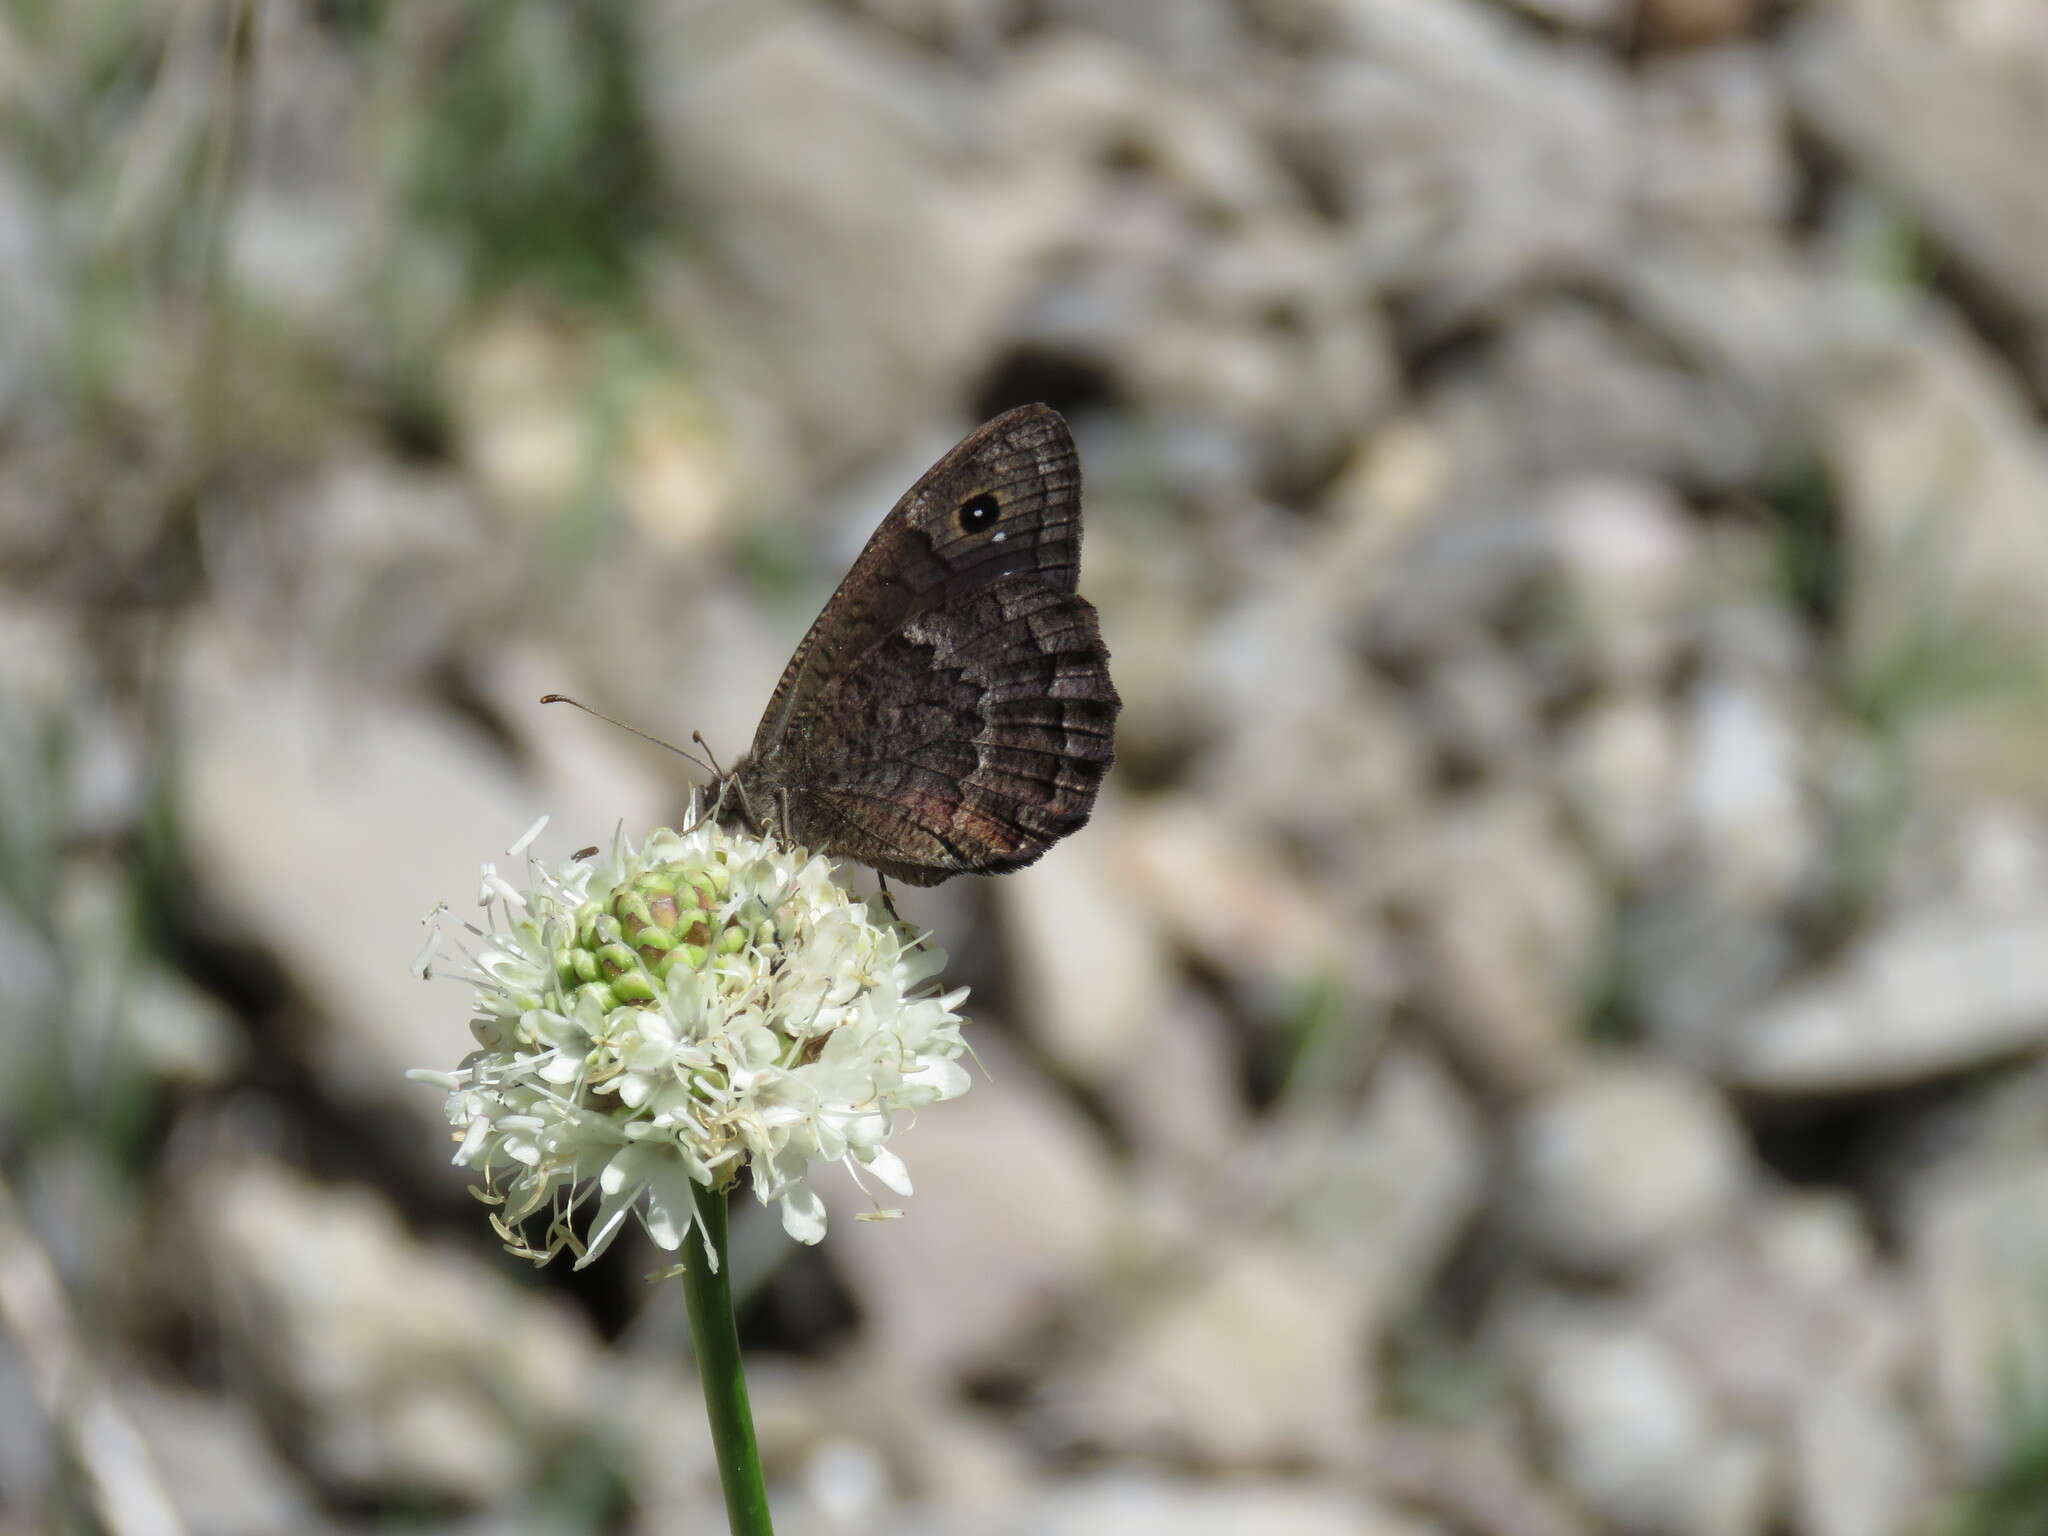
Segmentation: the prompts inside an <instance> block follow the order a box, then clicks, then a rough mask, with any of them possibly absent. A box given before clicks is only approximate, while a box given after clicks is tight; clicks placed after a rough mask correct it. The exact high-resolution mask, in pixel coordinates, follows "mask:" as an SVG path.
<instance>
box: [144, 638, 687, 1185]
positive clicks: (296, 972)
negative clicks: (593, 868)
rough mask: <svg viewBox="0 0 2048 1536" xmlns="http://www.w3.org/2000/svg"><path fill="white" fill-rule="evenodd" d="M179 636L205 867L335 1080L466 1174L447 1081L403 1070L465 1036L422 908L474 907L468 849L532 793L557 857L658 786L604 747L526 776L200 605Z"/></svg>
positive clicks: (416, 711)
mask: <svg viewBox="0 0 2048 1536" xmlns="http://www.w3.org/2000/svg"><path fill="white" fill-rule="evenodd" d="M184 639H185V643H184V645H183V646H182V649H181V652H180V654H179V657H178V659H177V666H176V673H177V700H178V709H179V715H180V721H181V724H182V725H183V727H184V729H183V730H182V732H181V734H180V738H179V748H180V755H179V772H178V774H177V775H176V780H175V782H176V784H177V786H178V791H179V801H178V807H177V809H178V814H179V816H180V818H181V824H182V826H183V829H184V832H185V835H186V838H187V840H188V845H189V847H190V848H191V850H192V856H193V860H194V863H195V865H196V867H197V870H198V874H199V877H200V878H201V879H203V880H205V881H206V882H207V884H208V887H209V889H210V890H211V891H212V892H213V893H214V895H215V897H216V899H217V900H218V901H219V902H220V903H221V904H222V906H223V907H224V909H225V911H226V912H227V914H228V916H229V919H230V920H231V921H233V922H234V923H236V924H237V925H238V929H239V932H238V938H239V940H240V941H241V942H253V943H259V944H263V945H265V946H267V947H268V948H269V950H270V952H271V953H272V954H274V955H275V956H276V957H277V959H278V961H279V963H280V964H281V965H282V966H283V967H284V969H285V971H286V973H287V974H288V975H289V976H291V977H292V979H293V981H294V983H295V984H296V985H297V986H298V987H299V988H300V989H301V991H302V993H303V995H304V996H305V998H306V999H307V1000H308V1001H309V1003H310V1004H311V1006H312V1008H313V1009H315V1010H317V1012H316V1013H315V1014H314V1015H313V1016H311V1017H308V1018H305V1019H302V1020H301V1021H300V1025H301V1027H302V1028H303V1029H304V1031H305V1035H304V1039H303V1041H302V1042H301V1047H302V1049H303V1050H304V1052H305V1055H306V1059H307V1060H308V1061H309V1062H310V1063H311V1064H312V1065H313V1068H314V1069H315V1070H316V1071H317V1072H319V1073H320V1075H321V1078H322V1083H323V1087H324V1088H325V1089H326V1091H328V1092H329V1093H331V1094H333V1095H334V1097H335V1099H336V1100H337V1101H338V1102H342V1103H348V1104H352V1105H354V1106H356V1107H357V1108H358V1109H362V1110H373V1111H374V1112H375V1113H376V1114H378V1115H380V1116H381V1115H388V1114H390V1113H392V1112H394V1111H395V1112H396V1113H397V1114H398V1115H399V1116H400V1117H401V1121H402V1123H407V1124H410V1125H411V1126H412V1128H413V1129H412V1131H411V1133H410V1134H409V1135H407V1136H404V1137H401V1138H399V1140H398V1142H397V1150H398V1151H399V1153H400V1154H401V1155H408V1154H409V1155H412V1156H415V1157H417V1158H418V1159H419V1164H418V1166H419V1167H420V1168H421V1169H422V1171H423V1174H424V1173H425V1171H426V1170H428V1169H435V1170H436V1171H435V1172H433V1173H432V1174H431V1175H428V1176H431V1177H437V1178H446V1179H450V1180H455V1179H457V1178H459V1177H460V1176H459V1175H458V1174H457V1173H456V1172H455V1171H453V1170H451V1169H448V1168H446V1167H445V1162H446V1159H447V1157H448V1148H447V1142H446V1135H447V1127H446V1125H445V1123H444V1122H443V1120H442V1116H441V1104H440V1099H439V1096H438V1095H437V1094H436V1093H435V1092H434V1091H433V1090H431V1089H427V1088H422V1087H420V1086H419V1085H418V1084H416V1083H410V1082H407V1081H406V1079H405V1075H404V1074H405V1073H406V1071H407V1070H409V1069H410V1068H413V1067H433V1068H440V1069H446V1068H448V1067H451V1066H453V1064H454V1063H456V1062H457V1061H459V1060H461V1058H462V1057H463V1056H464V1055H465V1054H467V1053H468V1052H469V1051H470V1050H471V1049H472V1048H473V1045H474V1042H473V1041H471V1039H470V1037H469V1030H468V1025H467V1019H468V1001H467V996H466V993H465V991H464V989H463V988H462V987H461V986H459V985H457V984H455V983H453V982H449V981H437V982H434V983H431V984H423V983H421V982H420V981H419V980H418V978H416V977H415V976H413V975H412V974H411V971H410V969H409V967H410V964H411V962H412V959H413V957H414V955H415V954H416V953H417V951H418V948H419V944H420V942H421V928H420V920H421V918H422V916H423V915H424V914H425V913H427V912H428V910H429V909H430V908H432V907H433V906H434V905H435V903H436V902H438V901H441V900H443V899H447V900H449V901H450V903H451V905H453V906H454V907H455V908H456V910H457V911H458V912H461V913H463V914H464V915H470V914H471V913H472V912H473V908H472V906H471V899H470V897H469V894H468V893H471V892H474V891H475V889H476V881H477V870H478V867H479V866H480V865H481V864H483V863H485V862H487V861H491V860H493V859H494V858H496V859H498V860H499V861H500V862H502V850H504V849H505V848H506V847H507V846H508V845H509V844H510V843H511V842H512V840H513V839H515V838H517V837H518V836H519V835H520V834H521V833H522V832H524V831H525V830H526V828H527V826H528V825H529V824H530V823H531V822H532V821H533V820H534V818H535V817H536V816H537V815H538V814H540V813H541V812H543V811H548V812H552V813H553V814H554V815H555V817H556V820H555V821H554V823H553V825H552V826H551V827H550V828H549V830H548V831H547V832H546V833H544V834H543V838H544V841H543V842H542V844H541V845H540V847H541V849H542V850H543V851H546V852H550V854H551V856H553V857H562V856H565V855H566V854H567V853H568V851H569V850H571V849H573V848H576V847H578V846H580V845H582V844H584V843H588V842H595V841H599V840H601V839H602V838H604V837H605V836H607V835H609V833H610V831H611V829H612V828H613V827H614V826H615V825H617V823H618V822H619V820H620V819H621V818H622V817H623V818H624V820H625V823H626V825H627V827H628V828H629V830H635V831H644V830H645V829H647V828H649V827H651V826H653V825H654V824H655V823H656V821H657V819H658V817H659V815H660V810H661V807H660V802H659V800H658V799H654V798H651V797H649V796H648V793H647V790H648V784H647V781H646V780H644V779H638V780H636V779H635V778H634V777H633V776H632V775H631V774H630V773H629V772H627V771H626V770H624V769H623V767H622V766H621V764H620V760H619V759H617V758H615V757H614V758H611V759H609V760H608V764H607V763H601V762H599V761H598V760H597V759H596V758H595V757H594V756H593V757H592V758H589V759H586V760H585V761H584V763H583V765H582V766H583V768H584V770H585V773H586V775H587V776H581V777H571V776H568V775H564V777H562V778H560V779H555V778H549V779H546V780H544V781H542V782H532V781H528V780H525V779H524V778H522V777H521V776H520V775H519V774H517V773H515V771H514V770H513V769H512V768H511V766H510V765H509V764H508V763H507V762H506V761H505V760H504V759H503V758H502V757H501V756H500V755H499V754H497V753H496V752H494V751H493V750H491V749H490V747H489V746H488V745H487V743H486V742H484V741H483V740H481V739H480V738H479V737H478V736H476V735H474V734H472V733H471V732H470V731H468V730H467V729H465V728H463V727H461V726H459V725H457V724H456V723H454V722H453V721H452V720H451V719H450V718H449V717H448V716H446V715H445V714H443V713H440V712H436V711H429V710H427V709H425V708H424V707H422V706H420V705H418V704H414V703H408V702H406V701H405V700H404V699H403V698H402V697H399V696H395V695H389V694H385V695H375V696H372V695H364V694H354V693H351V692H350V691H348V690H347V689H346V687H345V685H344V684H343V682H342V680H341V679H340V678H339V677H337V676H336V675H335V674H334V673H333V672H331V671H328V670H326V669H324V668H323V667H320V666H317V665H304V664H292V663H290V662H288V661H280V659H279V658H278V656H277V654H276V652H275V649H274V647H273V646H271V645H270V644H269V643H268V642H267V641H266V640H265V639H264V638H263V636H262V635H261V633H260V632H257V631H254V630H251V629H244V628H241V627H238V626H234V625H230V624H226V623H220V622H216V623H214V624H211V625H206V624H194V625H192V626H190V627H189V628H188V630H187V631H186V634H185V637H184ZM368 849H381V850H383V851H384V852H383V854H382V855H381V856H372V855H366V850H368Z"/></svg>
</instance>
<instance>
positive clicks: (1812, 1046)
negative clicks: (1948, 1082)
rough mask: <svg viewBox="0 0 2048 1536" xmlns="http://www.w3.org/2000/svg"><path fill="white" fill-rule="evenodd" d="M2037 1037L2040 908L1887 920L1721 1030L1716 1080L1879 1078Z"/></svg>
mask: <svg viewBox="0 0 2048 1536" xmlns="http://www.w3.org/2000/svg"><path fill="white" fill-rule="evenodd" d="M2044 1038H2048V911H2043V910H2035V911H2030V912H2024V913H2017V914H2014V913H1998V912H1993V913H1977V912H1972V911H1970V910H1968V909H1955V908H1934V909H1930V910H1927V911H1925V912H1920V913H1907V914H1903V915H1901V916H1899V917H1896V918H1893V919H1892V920H1891V921H1889V922H1887V923H1885V924H1883V925H1882V926H1880V927H1879V928H1877V929H1876V930H1875V931H1874V932H1872V933H1870V934H1869V935H1868V936H1867V937H1866V938H1864V939H1863V940H1862V942H1861V943H1859V944H1857V945H1856V946H1855V948H1853V949H1851V950H1850V951H1849V953H1848V954H1846V955H1845V956H1843V957H1842V958H1841V959H1840V960H1839V961H1837V962H1836V963H1835V964H1833V965H1831V966H1829V967H1828V968H1827V969H1825V970H1824V971H1822V972H1821V973H1820V974H1818V975H1816V976H1813V977H1811V978H1809V979H1807V980H1804V981H1800V982H1797V983H1794V984H1793V985H1792V986H1790V987H1787V988H1786V989H1785V990H1784V991H1783V992H1781V993H1780V994H1778V995H1777V996H1776V997H1775V998H1773V999H1772V1000H1771V1001H1769V1002H1768V1003H1766V1004H1764V1005H1763V1006H1762V1007H1760V1008H1758V1009H1756V1010H1755V1011H1754V1012H1753V1013H1752V1014H1751V1015H1750V1016H1749V1017H1748V1018H1747V1019H1745V1020H1743V1021H1742V1022H1741V1024H1740V1026H1739V1028H1738V1029H1737V1031H1736V1032H1735V1033H1734V1034H1733V1035H1732V1036H1731V1037H1730V1038H1729V1041H1728V1051H1727V1056H1726V1059H1725V1062H1724V1065H1723V1070H1724V1071H1725V1073H1726V1075H1727V1077H1728V1079H1729V1080H1730V1081H1731V1082H1734V1083H1737V1084H1740V1085H1741V1086H1743V1087H1747V1088H1756V1089H1762V1090H1766V1091H1769V1092H1774V1093H1811V1092H1816V1091H1842V1090H1845V1089H1868V1088H1881V1087H1887V1086H1891V1085H1896V1084H1900V1083H1911V1082H1916V1081H1919V1080H1921V1079H1923V1078H1927V1077H1931V1076H1936V1075H1939V1074H1942V1073H1946V1072H1954V1071H1957V1070H1960V1069H1962V1068H1965V1067H1970V1066H1974V1065H1977V1064H1980V1063H1983V1062H1986V1061H1993V1060H1996V1059H1998V1058H1999V1057H2001V1056H2005V1055H2010V1054H2012V1053H2014V1052H2016V1051H2020V1050H2024V1049H2026V1048H2027V1047H2029V1046H2032V1045H2036V1044H2038V1043H2040V1042H2041V1041H2042V1040H2043V1039H2044Z"/></svg>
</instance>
